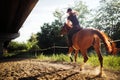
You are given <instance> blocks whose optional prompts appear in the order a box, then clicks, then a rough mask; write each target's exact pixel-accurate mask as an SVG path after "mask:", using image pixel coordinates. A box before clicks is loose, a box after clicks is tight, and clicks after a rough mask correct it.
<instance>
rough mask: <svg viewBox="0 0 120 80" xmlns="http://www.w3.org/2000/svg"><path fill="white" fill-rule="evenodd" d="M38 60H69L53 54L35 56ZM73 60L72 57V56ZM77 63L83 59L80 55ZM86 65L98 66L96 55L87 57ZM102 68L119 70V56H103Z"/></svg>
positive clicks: (63, 56)
mask: <svg viewBox="0 0 120 80" xmlns="http://www.w3.org/2000/svg"><path fill="white" fill-rule="evenodd" d="M37 58H38V59H40V60H49V61H65V62H70V59H69V57H68V56H67V55H65V54H53V55H49V56H48V55H43V54H40V55H38V56H37ZM73 59H74V56H73ZM77 63H83V57H82V56H81V55H80V56H79V57H78V58H77ZM87 63H88V64H91V65H92V66H100V63H99V59H98V56H97V55H96V54H91V55H89V59H88V61H87ZM103 67H104V68H106V69H111V70H120V56H112V55H109V56H105V55H104V56H103Z"/></svg>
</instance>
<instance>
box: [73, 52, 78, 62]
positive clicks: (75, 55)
mask: <svg viewBox="0 0 120 80" xmlns="http://www.w3.org/2000/svg"><path fill="white" fill-rule="evenodd" d="M78 52H79V50H75V54H74V58H75V62H77V56H78Z"/></svg>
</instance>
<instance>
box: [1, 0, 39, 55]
mask: <svg viewBox="0 0 120 80" xmlns="http://www.w3.org/2000/svg"><path fill="white" fill-rule="evenodd" d="M37 2H38V0H0V10H1V11H0V53H3V48H6V47H7V45H8V43H9V42H10V41H11V40H12V39H15V38H17V37H19V36H20V34H19V29H20V28H21V26H22V25H23V23H24V21H25V20H26V18H27V17H28V15H29V14H30V12H31V11H32V9H33V8H34V7H35V5H36V3H37Z"/></svg>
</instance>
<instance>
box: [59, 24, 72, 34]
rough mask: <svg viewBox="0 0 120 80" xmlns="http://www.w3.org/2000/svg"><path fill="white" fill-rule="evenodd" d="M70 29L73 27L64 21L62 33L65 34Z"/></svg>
mask: <svg viewBox="0 0 120 80" xmlns="http://www.w3.org/2000/svg"><path fill="white" fill-rule="evenodd" d="M70 29H71V27H69V26H68V25H67V24H66V23H64V25H63V26H62V28H61V31H60V35H61V36H63V35H65V34H67V33H68V32H69V30H70Z"/></svg>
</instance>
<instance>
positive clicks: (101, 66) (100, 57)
mask: <svg viewBox="0 0 120 80" xmlns="http://www.w3.org/2000/svg"><path fill="white" fill-rule="evenodd" d="M98 44H99V43H98ZM94 49H95V51H96V52H97V55H98V57H99V62H100V73H99V74H98V76H99V77H101V76H102V68H103V57H102V55H101V51H100V45H94Z"/></svg>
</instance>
